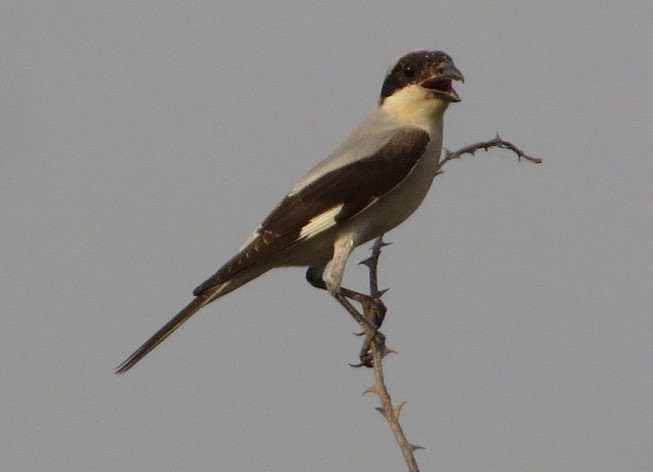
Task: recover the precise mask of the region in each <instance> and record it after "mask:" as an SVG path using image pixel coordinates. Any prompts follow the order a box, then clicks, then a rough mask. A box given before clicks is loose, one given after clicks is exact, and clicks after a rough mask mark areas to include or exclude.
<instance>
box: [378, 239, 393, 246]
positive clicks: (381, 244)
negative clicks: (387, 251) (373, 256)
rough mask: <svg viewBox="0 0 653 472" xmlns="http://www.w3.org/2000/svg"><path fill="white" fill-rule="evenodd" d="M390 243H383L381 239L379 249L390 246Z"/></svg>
mask: <svg viewBox="0 0 653 472" xmlns="http://www.w3.org/2000/svg"><path fill="white" fill-rule="evenodd" d="M391 244H392V243H391V242H389V243H387V242H385V241H384V240H383V239H382V240H381V241H380V242H379V247H385V246H390V245H391Z"/></svg>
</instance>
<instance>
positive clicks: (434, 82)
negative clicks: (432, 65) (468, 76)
mask: <svg viewBox="0 0 653 472" xmlns="http://www.w3.org/2000/svg"><path fill="white" fill-rule="evenodd" d="M454 80H458V81H460V82H465V78H464V77H463V74H462V72H460V71H459V70H458V69H456V67H455V66H453V65H448V66H446V67H445V68H444V69H443V70H442V71H441V72H439V73H438V75H435V76H433V77H430V78H428V79H426V80H424V81H422V82H420V86H422V87H424V88H426V89H429V90H430V91H431V92H433V95H435V96H436V97H438V98H440V99H441V100H444V101H446V102H459V101H460V97H459V96H458V93H456V91H455V90H454V88H453V87H452V86H451V83H452V81H454Z"/></svg>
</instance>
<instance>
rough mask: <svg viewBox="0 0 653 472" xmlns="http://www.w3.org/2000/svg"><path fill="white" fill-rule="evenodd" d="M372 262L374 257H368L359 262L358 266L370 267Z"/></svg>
mask: <svg viewBox="0 0 653 472" xmlns="http://www.w3.org/2000/svg"><path fill="white" fill-rule="evenodd" d="M373 262H374V257H368V258H367V259H364V260H362V261H360V262H359V263H358V265H364V266H367V267H370V266H371V265H372V263H373Z"/></svg>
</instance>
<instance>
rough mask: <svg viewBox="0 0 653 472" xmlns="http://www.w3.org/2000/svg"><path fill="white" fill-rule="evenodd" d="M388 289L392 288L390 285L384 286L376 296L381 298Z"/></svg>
mask: <svg viewBox="0 0 653 472" xmlns="http://www.w3.org/2000/svg"><path fill="white" fill-rule="evenodd" d="M388 290H390V287H388V288H384V289H383V290H379V291H378V292H377V294H376V297H377V298H381V297H382V296H383V294H384V293H385V292H387V291H388Z"/></svg>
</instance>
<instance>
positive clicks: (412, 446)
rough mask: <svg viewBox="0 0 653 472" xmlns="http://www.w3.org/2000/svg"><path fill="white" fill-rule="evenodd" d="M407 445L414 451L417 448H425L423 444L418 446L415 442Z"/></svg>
mask: <svg viewBox="0 0 653 472" xmlns="http://www.w3.org/2000/svg"><path fill="white" fill-rule="evenodd" d="M408 447H409V448H410V450H411V451H412V452H415V451H416V450H418V449H426V448H425V447H423V446H418V445H417V444H409V445H408Z"/></svg>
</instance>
